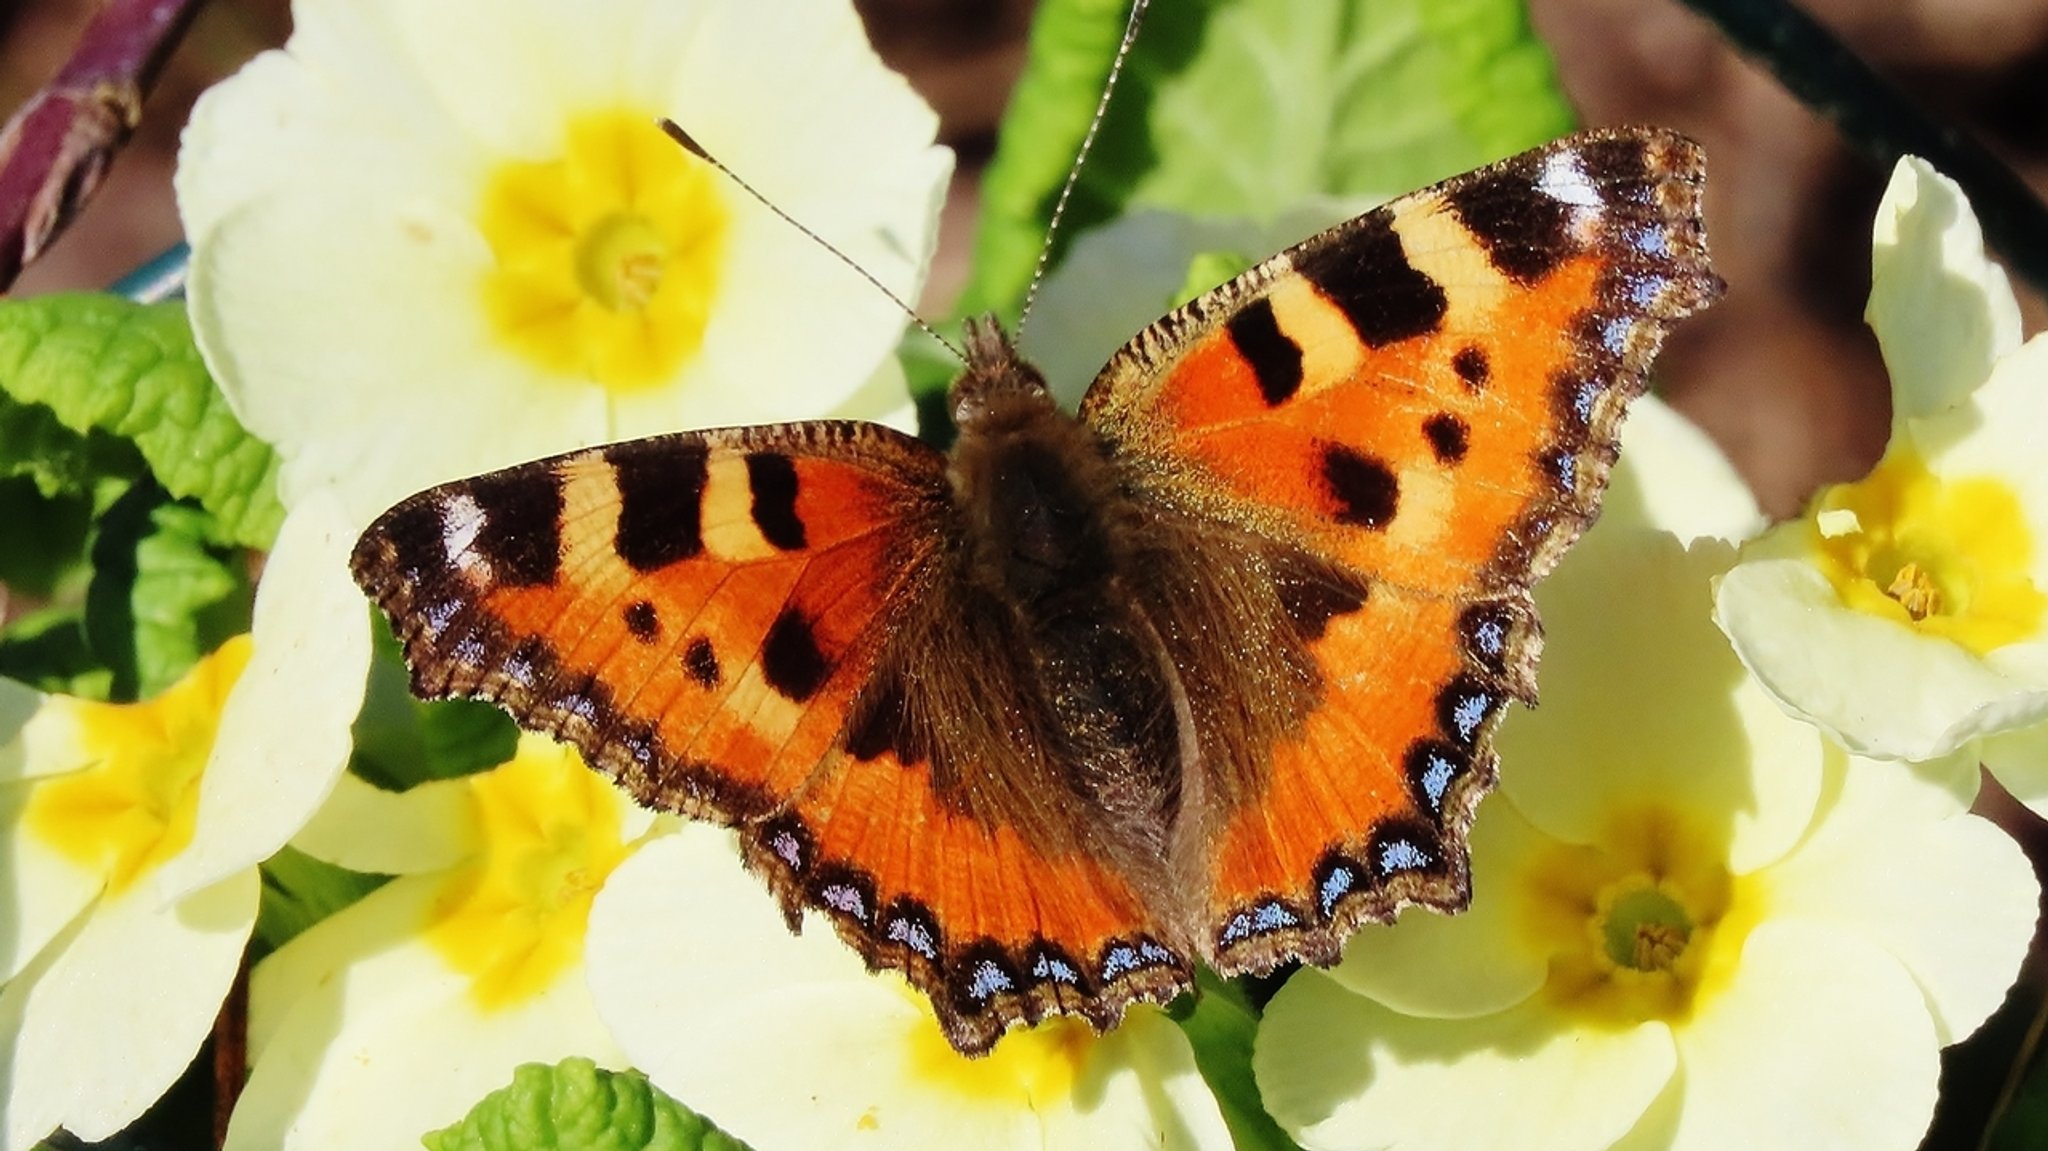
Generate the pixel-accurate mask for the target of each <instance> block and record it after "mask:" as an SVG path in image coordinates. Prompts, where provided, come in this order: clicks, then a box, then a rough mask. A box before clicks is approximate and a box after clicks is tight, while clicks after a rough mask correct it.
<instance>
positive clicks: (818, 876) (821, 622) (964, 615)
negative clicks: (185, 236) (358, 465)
mask: <svg viewBox="0 0 2048 1151" xmlns="http://www.w3.org/2000/svg"><path fill="white" fill-rule="evenodd" d="M945 466H946V465H945V461H944V458H943V457H942V456H940V455H939V454H938V453H937V452H935V451H934V450H932V449H931V448H929V447H927V446H925V445H923V444H921V443H919V442H917V441H916V440H913V439H911V438H909V437H906V436H902V435H899V434H897V433H895V432H892V431H890V430H889V429H887V428H882V427H878V426H875V425H865V424H853V423H840V422H819V423H806V424H792V425H782V426H777V427H761V428H737V429H726V430H719V431H709V432H701V433H686V434H678V435H669V436H661V437H657V438H653V439H644V440H637V441H631V442H627V443H621V444H615V445H612V446H609V447H603V448H594V449H590V450H587V451H581V452H575V453H571V454H568V455H563V456H558V457H555V458H553V459H547V460H541V461H537V462H534V463H530V464H524V465H521V466H518V467H514V468H510V469H507V470H505V471H501V472H496V473H493V474H490V475H485V476H479V477H476V478H474V479H468V480H462V481H458V482H455V483H451V484H446V485H443V486H441V487H437V488H434V489H431V490H428V491H425V492H422V493H420V494H418V495H415V496H413V497H411V498H409V499H407V500H405V501H404V502H402V503H400V504H398V505H397V506H396V507H394V508H392V509H391V510H390V511H388V512H386V513H385V514H384V515H383V516H382V517H380V518H379V519H378V520H377V522H376V523H374V524H373V525H372V526H371V527H370V528H369V529H368V530H367V531H366V532H365V533H364V535H363V537H362V539H361V541H360V542H359V543H358V545H357V548H356V551H355V555H354V559H353V565H354V570H355V573H356V578H357V581H358V582H359V583H361V584H362V586H363V587H364V589H365V590H366V591H368V592H369V593H370V595H371V596H372V597H373V598H374V599H375V600H376V601H377V603H378V604H379V605H380V606H381V607H382V608H383V610H384V611H385V612H386V614H388V615H389V616H390V618H391V620H392V622H393V624H394V626H395V628H396V630H397V633H398V636H399V639H400V641H401V643H402V645H403V648H404V653H405V658H406V661H407V663H408V664H409V665H410V667H411V668H412V674H413V687H414V690H415V691H416V692H418V693H419V694H421V695H424V696H433V697H446V696H470V697H475V698H481V699H486V700H491V701H494V702H496V703H498V704H499V705H500V706H502V707H504V708H505V709H506V710H507V711H509V712H510V713H511V714H512V715H513V717H514V718H515V719H516V720H518V722H519V723H520V724H521V725H522V726H525V727H528V728H531V729H534V730H538V731H542V732H546V733H548V734H551V735H554V736H556V737H558V738H560V739H563V740H564V741H566V742H568V743H570V744H572V745H574V746H575V747H576V748H578V749H579V750H580V751H581V752H582V753H583V756H584V758H585V759H586V760H587V761H588V762H589V763H590V764H591V765H593V766H594V767H597V768H599V769H601V770H603V771H605V772H606V773H608V774H610V775H611V776H612V777H613V778H615V779H617V780H618V782H619V783H620V784H621V785H622V786H623V787H625V788H626V790H627V791H629V792H630V793H631V794H632V795H634V796H635V797H636V798H637V799H639V800H640V801H641V802H642V803H644V804H646V805H648V806H650V807H654V808H657V809H661V810H666V811H673V812H679V813H681V814H684V815H688V816H692V817H696V818H702V819H708V820H712V821H715V822H718V823H722V824H726V825H734V826H738V827H739V828H740V832H741V837H742V842H743V845H744V849H745V854H746V857H747V860H748V862H749V864H750V865H751V866H752V867H753V868H754V869H755V870H756V871H757V872H759V873H761V874H763V875H764V876H765V877H766V878H767V880H768V882H769V885H770V887H771V888H772V889H773V890H774V892H775V893H776V895H777V897H778V898H779V899H780V901H781V902H782V905H783V907H784V910H785V913H786V914H787V915H788V916H789V918H790V922H791V926H792V928H794V927H795V926H796V925H797V923H798V922H799V919H800V916H801V913H802V911H803V910H804V909H806V908H815V909H818V910H820V911H822V912H824V913H825V914H826V915H827V916H829V917H830V918H831V920H832V921H833V923H834V925H835V927H836V928H837V930H838V931H839V933H840V935H841V936H842V937H844V938H845V939H846V940H847V941H848V942H849V943H851V944H852V945H853V946H854V947H855V948H856V950H858V951H859V952H860V953H861V954H862V955H863V956H864V957H865V958H866V959H867V960H868V962H869V963H870V964H871V965H873V966H877V967H888V968H893V969H896V970H900V971H902V972H904V973H905V975H906V976H907V977H908V978H909V979H910V980H911V982H912V983H913V984H915V985H916V986H918V987H919V988H920V989H921V990H923V991H925V992H926V993H927V994H928V995H930V997H931V999H932V1002H933V1005H934V1008H935V1010H936V1011H937V1014H938V1016H939V1019H940V1022H941V1024H942V1025H943V1026H944V1027H945V1029H946V1032H947V1034H948V1037H949V1038H950V1039H951V1040H952V1041H953V1043H954V1044H955V1045H956V1046H958V1047H960V1048H961V1049H962V1050H968V1051H981V1050H986V1049H987V1048H988V1047H990V1046H991V1045H993V1044H994V1042H995V1041H996V1039H997V1038H999V1037H1000V1036H1001V1034H1002V1033H1003V1031H1004V1030H1005V1029H1006V1028H1007V1027H1008V1026H1009V1024H1010V1023H1011V1022H1013V1021H1015V1020H1018V1019H1024V1020H1036V1019H1038V1018H1040V1017H1042V1016H1043V1015H1045V1014H1049V1013H1054V1012H1070V1013H1075V1014H1082V1015H1086V1016H1088V1017H1089V1018H1091V1019H1092V1020H1094V1021H1095V1022H1096V1023H1097V1024H1098V1025H1099V1026H1104V1027H1106V1026H1109V1025H1110V1024H1112V1023H1114V1022H1115V1020H1116V1018H1117V1017H1119V1016H1121V1014H1122V1012H1123V1009H1124V1007H1125V1006H1126V1005H1127V1004H1128V1003H1130V1002H1132V1001H1134V1000H1138V999H1147V1000H1164V999H1168V998H1171V997H1172V996H1173V995H1174V994H1176V993H1177V992H1178V991H1179V990H1181V989H1183V988H1184V987H1185V986H1187V985H1188V984H1189V982H1190V979H1191V973H1190V971H1189V969H1188V964H1187V961H1186V960H1185V959H1184V958H1183V957H1182V956H1180V955H1179V954H1177V953H1174V952H1171V951H1168V950H1166V949H1165V948H1164V947H1162V946H1160V945H1159V944H1158V943H1157V941H1156V938H1155V937H1156V935H1157V932H1155V931H1152V930H1150V929H1149V919H1148V915H1147V912H1146V910H1145V908H1144V906H1143V904H1142V902H1141V901H1140V899H1139V898H1138V896H1137V894H1136V893H1135V892H1134V891H1133V889H1132V886H1131V884H1130V883H1129V882H1128V881H1127V880H1126V879H1125V878H1124V877H1123V876H1121V875H1119V874H1118V873H1117V872H1116V871H1115V870H1114V868H1112V867H1111V866H1109V865H1106V864H1103V863H1101V862H1097V861H1095V860H1093V859H1092V858H1091V857H1090V856H1089V855H1088V853H1087V852H1086V851H1085V850H1082V849H1081V846H1080V844H1079V843H1078V840H1077V837H1076V836H1075V835H1074V834H1073V833H1072V831H1071V829H1070V828H1064V826H1063V825H1061V823H1060V817H1061V816H1062V814H1063V813H1061V812H1046V811H1042V810H1039V809H1038V808H1039V807H1040V806H1042V804H1039V802H1038V801H1037V800H1034V799H1033V798H1032V797H1033V796H1036V795H1043V794H1049V793H1050V788H1049V787H1048V786H1047V784H1049V783H1050V781H1049V780H1048V781H1042V782H1039V781H1034V779H1033V778H1032V775H1031V772H1032V771H1033V770H1034V764H1036V768H1035V769H1036V770H1040V771H1042V772H1050V771H1051V770H1052V769H1051V768H1050V767H1049V766H1047V765H1044V764H1042V763H1037V761H1036V760H1032V759H1030V758H1029V755H1028V753H1030V752H1031V750H1032V749H1031V747H1030V741H1029V740H1028V739H1024V740H1018V739H1016V738H1014V737H1015V734H1016V733H1015V732H1011V731H1005V730H1003V729H1001V727H1000V726H996V725H994V723H995V721H994V720H990V719H989V718H988V717H996V719H1000V717H1004V716H1014V715H1017V714H1019V713H1021V712H1024V711H1026V710H1028V707H1029V705H1028V702H1026V701H1021V700H1019V699H1018V698H1016V697H1015V693H1016V691H1017V690H1018V689H1019V685H1018V683H1017V677H1016V676H1015V675H1014V674H1009V675H1004V674H992V675H991V674H981V675H978V676H976V675H969V674H964V673H963V672H962V671H960V670H958V669H976V668H979V669H984V670H985V669H991V668H993V669H1003V668H1005V667H1007V666H1008V664H1007V662H1006V661H1007V658H1008V654H1007V652H1006V651H1005V650H1004V648H1003V644H1002V642H1001V639H1000V636H999V635H997V634H994V633H990V632H989V631H988V630H987V629H986V628H982V627H978V626H977V625H976V624H975V623H974V620H975V619H977V618H987V617H988V614H989V613H988V612H987V611H986V610H985V605H970V604H963V603H961V602H958V597H959V596H960V594H962V593H961V588H960V586H959V580H958V572H957V557H956V556H955V555H954V552H955V550H956V547H957V540H958V532H957V530H956V526H955V524H954V517H955V516H956V515H957V513H956V512H955V510H954V507H953V504H952V496H951V492H950V488H949V486H948V482H947V479H946V472H945ZM977 609H984V610H979V611H977ZM892 652H893V653H896V654H894V655H890V654H889V653H892ZM941 665H943V668H952V669H956V670H954V671H952V672H944V671H943V669H941V673H940V674H928V673H931V672H932V671H933V669H934V668H941ZM962 683H966V684H970V685H976V686H975V687H972V688H970V689H968V690H966V693H965V695H964V697H963V696H961V694H960V692H959V691H958V690H956V691H955V692H954V697H953V698H940V697H938V696H935V694H934V692H935V691H937V690H938V688H940V687H943V686H944V685H959V684H962ZM962 716H964V717H966V718H964V719H963V718H959V717H962ZM1020 745H1021V748H1020ZM980 749H987V754H986V755H984V754H981V752H980ZM1005 755H1008V757H1009V758H1008V759H1004V758H1003V757H1004V756H1005ZM1019 755H1024V756H1025V759H1024V762H1022V763H1021V764H1020V763H1019V762H1014V761H1016V760H1017V759H1018V757H1019ZM1035 804H1037V805H1038V806H1034V805H1035ZM1064 814H1067V815H1070V814H1071V813H1064Z"/></svg>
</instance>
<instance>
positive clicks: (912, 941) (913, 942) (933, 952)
mask: <svg viewBox="0 0 2048 1151" xmlns="http://www.w3.org/2000/svg"><path fill="white" fill-rule="evenodd" d="M883 934H885V935H886V936H887V937H888V938H889V939H890V940H891V941H892V942H896V943H901V944H902V945H903V946H905V947H908V948H910V949H911V950H912V951H915V952H917V953H918V954H919V955H922V956H924V957H925V958H926V959H929V960H932V961H934V962H937V960H938V958H939V949H938V948H937V947H934V946H933V945H932V935H931V932H929V931H926V930H925V929H924V924H922V923H916V922H913V921H911V920H909V919H905V918H904V917H903V916H900V915H899V916H897V917H896V918H894V919H891V920H890V921H889V926H888V927H887V928H886V929H884V932H883Z"/></svg>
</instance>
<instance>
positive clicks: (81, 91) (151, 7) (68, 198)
mask: <svg viewBox="0 0 2048 1151" xmlns="http://www.w3.org/2000/svg"><path fill="white" fill-rule="evenodd" d="M198 8H199V3H198V0H106V3H105V4H103V5H102V6H101V7H100V10H99V11H98V12H96V13H94V15H93V18H92V21H91V23H89V24H87V25H86V27H85V31H84V32H82V33H80V34H79V37H78V43H77V45H76V47H74V48H73V49H72V52H71V58H70V59H69V60H67V61H65V62H64V67H63V68H62V69H60V70H59V71H58V73H57V75H56V78H55V79H53V80H51V81H50V83H49V84H48V85H47V86H45V87H44V88H43V89H42V90H41V91H39V92H37V93H36V94H35V95H34V96H32V97H30V98H29V101H28V103H26V104H24V105H22V107H21V108H20V109H18V110H17V111H16V112H15V113H14V115H13V116H12V117H11V118H9V120H8V121H7V124H6V126H5V127H0V290H5V289H7V288H9V287H12V286H13V284H14V280H15V277H17V276H19V275H20V274H21V270H22V268H24V267H26V266H27V265H28V264H29V263H30V262H32V261H33V260H35V258H36V257H37V256H40V255H41V254H42V253H43V252H44V251H45V250H46V249H48V248H49V246H50V243H51V241H53V240H55V239H56V238H57V236H58V235H59V234H60V233H62V232H63V230H64V227H65V225H66V224H68V223H70V222H71V219H72V217H74V216H76V215H77V214H78V211H79V209H80V208H82V207H83V206H84V205H85V202H86V200H88V199H89V198H91V196H92V194H93V192H94V191H95V190H96V189H98V187H99V185H100V181H101V180H102V179H104V178H105V177H106V174H107V169H108V167H109V166H110V165H111V164H112V163H113V159H114V154H115V153H116V152H118V151H119V150H120V148H121V145H122V144H124V143H126V142H127V140H128V137H129V135H130V134H131V133H132V132H133V131H134V130H135V125H136V123H137V122H138V121H139V120H141V118H142V99H143V97H144V96H145V95H147V94H148V92H149V89H150V88H151V86H153V85H154V84H155V83H156V78H157V74H158V73H159V72H160V71H162V69H163V63H164V60H165V59H166V58H167V57H169V56H170V54H171V49H172V48H173V47H175V46H176V45H177V43H178V40H179V38H180V37H181V36H183V35H184V32H185V29H186V28H187V27H189V26H190V25H191V23H192V17H193V15H194V14H196V13H197V11H198Z"/></svg>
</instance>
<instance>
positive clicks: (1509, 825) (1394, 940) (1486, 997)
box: [1329, 795, 1549, 1019]
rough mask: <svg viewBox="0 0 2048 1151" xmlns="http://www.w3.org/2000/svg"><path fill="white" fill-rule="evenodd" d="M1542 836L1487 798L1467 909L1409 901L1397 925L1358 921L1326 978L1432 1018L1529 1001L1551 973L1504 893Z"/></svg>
mask: <svg viewBox="0 0 2048 1151" xmlns="http://www.w3.org/2000/svg"><path fill="white" fill-rule="evenodd" d="M1548 842H1549V841H1548V840H1546V839H1545V838H1544V837H1543V835H1542V834H1541V833H1540V832H1538V831H1537V830H1536V829H1535V828H1533V827H1530V826H1529V824H1528V821H1526V820H1524V819H1523V818H1522V815H1521V813H1520V812H1519V811H1516V810H1515V808H1514V805H1513V804H1511V803H1509V802H1508V801H1507V800H1506V799H1505V798H1503V797H1501V796H1499V795H1493V796H1489V797H1487V799H1486V800H1484V801H1483V802H1482V803H1481V804H1480V806H1479V814H1478V816H1477V817H1476V818H1475V819H1474V821H1473V824H1472V891H1473V896H1472V906H1470V907H1469V908H1467V909H1466V910H1465V911H1463V912H1462V913H1460V914H1457V915H1438V914H1436V913H1434V912H1431V911H1428V910H1426V909H1423V908H1419V907H1415V908H1409V909H1408V910H1406V911H1404V912H1403V913H1402V915H1401V919H1400V921H1399V922H1398V923H1397V924H1392V925H1373V926H1369V927H1366V928H1364V929H1363V930H1361V931H1359V933H1358V934H1356V935H1353V936H1352V937H1351V940H1350V942H1348V943H1346V944H1345V945H1344V961H1343V962H1342V963H1340V964H1338V965H1337V966H1336V967H1334V968H1332V969H1331V970H1330V973H1329V974H1330V978H1332V979H1335V980H1336V981H1337V982H1338V983H1341V984H1343V985H1344V986H1345V987H1347V988H1349V989H1350V990H1351V991H1353V992H1355V993H1357V994H1359V995H1365V996H1370V997H1371V998H1373V999H1376V1000H1378V1001H1379V1002H1380V1003H1383V1004H1385V1005H1386V1006H1388V1007H1390V1008H1392V1009H1394V1010H1395V1011H1398V1012H1401V1013H1402V1014H1404V1015H1415V1016H1423V1017H1428V1018H1438V1019H1461V1018H1468V1017H1470V1016H1474V1015H1489V1014H1492V1013H1493V1012H1496V1011H1503V1010H1506V1009H1507V1008H1509V1007H1512V1006H1514V1005H1515V1004H1517V1003H1520V1002H1522V1001H1523V1000H1525V999H1527V998H1529V996H1530V995H1532V994H1534V993H1535V992H1536V991H1537V990H1538V989H1540V988H1541V987H1542V986H1543V982H1544V979H1545V978H1546V976H1547V975H1548V974H1549V957H1548V956H1546V955H1542V954H1540V953H1538V952H1536V951H1535V950H1533V949H1531V948H1529V947H1528V946H1526V945H1525V941H1526V935H1525V933H1524V932H1522V931H1520V930H1518V929H1517V924H1516V920H1515V908H1514V904H1513V901H1512V900H1510V899H1508V898H1507V895H1508V893H1509V892H1510V891H1511V890H1512V882H1513V877H1514V876H1515V875H1516V874H1517V873H1518V872H1519V871H1520V870H1521V869H1522V868H1523V867H1524V866H1525V865H1526V864H1527V861H1528V859H1529V857H1530V856H1531V855H1533V854H1534V853H1536V852H1538V851H1540V850H1542V848H1543V847H1544V845H1545V844H1546V843H1548Z"/></svg>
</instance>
